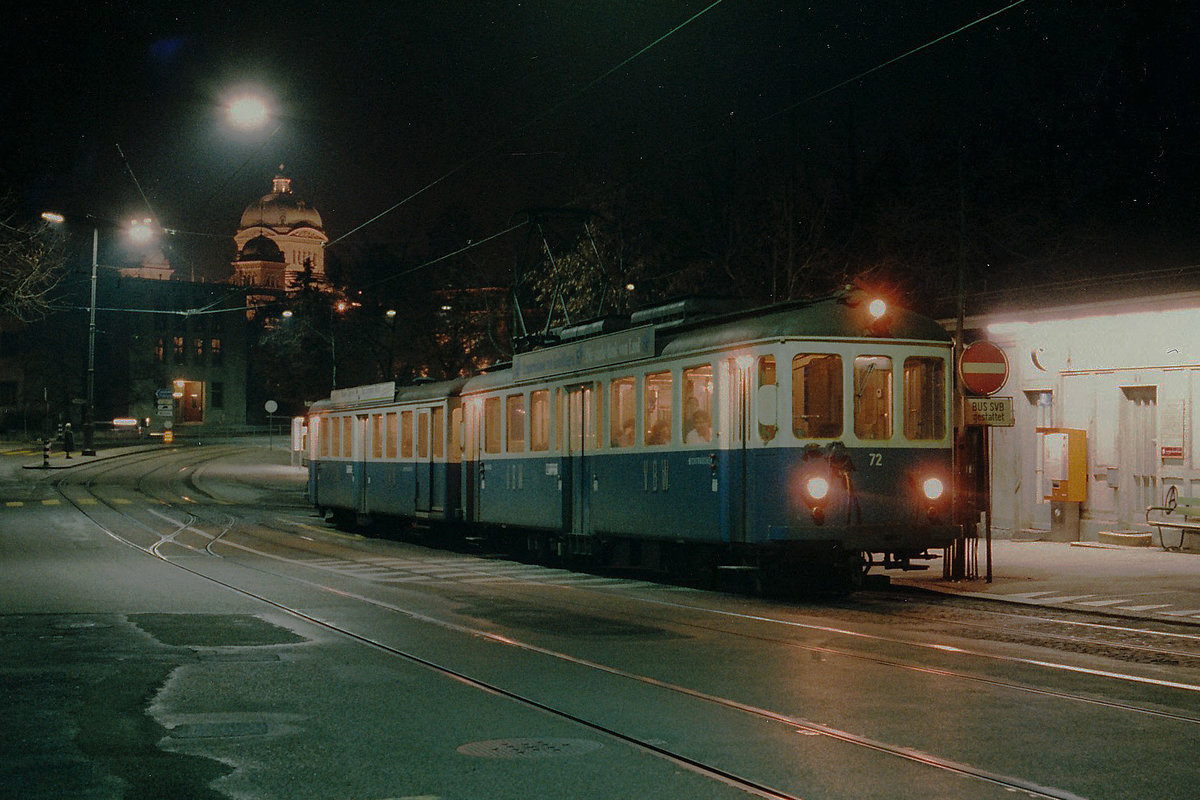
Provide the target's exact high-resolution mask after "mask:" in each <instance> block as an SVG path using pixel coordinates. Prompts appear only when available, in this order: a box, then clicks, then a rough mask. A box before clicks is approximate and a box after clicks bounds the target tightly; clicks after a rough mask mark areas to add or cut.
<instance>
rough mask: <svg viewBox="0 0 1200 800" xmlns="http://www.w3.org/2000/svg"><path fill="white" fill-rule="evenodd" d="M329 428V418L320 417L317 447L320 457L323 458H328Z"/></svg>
mask: <svg viewBox="0 0 1200 800" xmlns="http://www.w3.org/2000/svg"><path fill="white" fill-rule="evenodd" d="M331 427H332V426H331V425H330V421H329V417H321V433H320V436H319V438H318V441H317V445H318V446H319V447H320V448H321V455H322V456H325V457H326V458H328V457H329V454H330V453H329V442H330V441H331V438H332V437H331V435H330V433H329V429H330V428H331Z"/></svg>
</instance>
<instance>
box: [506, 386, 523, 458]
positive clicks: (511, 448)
mask: <svg viewBox="0 0 1200 800" xmlns="http://www.w3.org/2000/svg"><path fill="white" fill-rule="evenodd" d="M504 407H505V408H504V410H505V416H506V418H507V420H508V425H507V427H506V428H505V430H506V432H507V434H508V441H507V450H508V452H510V453H523V452H525V395H523V394H510V395H509V396H508V397H506V398H504Z"/></svg>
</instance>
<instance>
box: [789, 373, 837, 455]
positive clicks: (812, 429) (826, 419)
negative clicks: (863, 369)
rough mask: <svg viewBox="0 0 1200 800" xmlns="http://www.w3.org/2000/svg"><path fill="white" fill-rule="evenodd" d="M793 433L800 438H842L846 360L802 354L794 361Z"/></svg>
mask: <svg viewBox="0 0 1200 800" xmlns="http://www.w3.org/2000/svg"><path fill="white" fill-rule="evenodd" d="M792 433H794V434H795V435H796V437H797V438H799V439H832V438H834V437H837V436H841V435H842V357H841V356H839V355H834V354H831V353H801V354H800V355H798V356H796V357H795V358H793V359H792Z"/></svg>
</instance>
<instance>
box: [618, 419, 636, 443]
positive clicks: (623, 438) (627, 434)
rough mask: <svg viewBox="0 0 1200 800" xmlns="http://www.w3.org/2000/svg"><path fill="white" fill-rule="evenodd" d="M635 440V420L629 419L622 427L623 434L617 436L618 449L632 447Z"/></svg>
mask: <svg viewBox="0 0 1200 800" xmlns="http://www.w3.org/2000/svg"><path fill="white" fill-rule="evenodd" d="M633 438H634V436H633V420H632V419H627V420H625V424H624V425H622V426H621V433H620V434H618V436H617V442H616V444H617V447H632V446H633Z"/></svg>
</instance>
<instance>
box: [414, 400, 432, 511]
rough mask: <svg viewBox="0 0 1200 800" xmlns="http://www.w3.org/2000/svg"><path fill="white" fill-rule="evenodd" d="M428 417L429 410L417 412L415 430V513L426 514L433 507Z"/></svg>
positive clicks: (424, 409) (422, 409)
mask: <svg viewBox="0 0 1200 800" xmlns="http://www.w3.org/2000/svg"><path fill="white" fill-rule="evenodd" d="M430 415H431V409H428V408H421V409H418V410H417V419H416V423H417V430H416V442H415V444H416V452H415V453H413V455H415V456H416V460H417V463H416V465H415V466H416V483H417V498H416V501H417V502H416V508H417V512H418V513H420V512H428V511H429V510H430V509H431V508H432V507H433V458H432V456H431V453H432V448H431V446H430Z"/></svg>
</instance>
